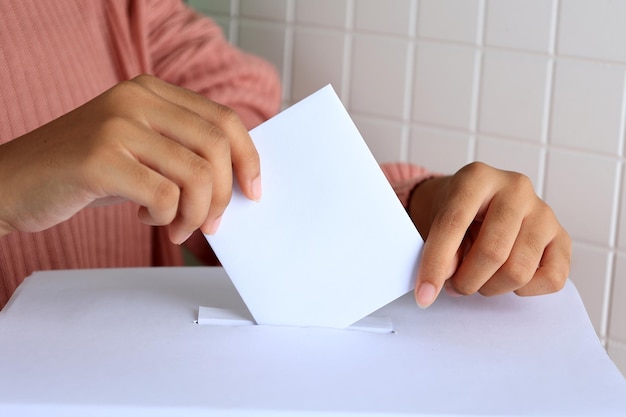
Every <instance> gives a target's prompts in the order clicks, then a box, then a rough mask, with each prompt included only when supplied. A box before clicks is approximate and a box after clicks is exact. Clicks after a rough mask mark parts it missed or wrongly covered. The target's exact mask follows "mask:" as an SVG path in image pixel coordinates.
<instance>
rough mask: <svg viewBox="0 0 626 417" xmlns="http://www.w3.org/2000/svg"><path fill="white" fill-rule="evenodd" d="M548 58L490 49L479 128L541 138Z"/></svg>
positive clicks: (482, 83) (482, 84)
mask: <svg viewBox="0 0 626 417" xmlns="http://www.w3.org/2000/svg"><path fill="white" fill-rule="evenodd" d="M548 63H549V61H548V58H547V57H543V56H537V55H529V54H523V53H508V52H497V51H489V52H487V53H486V54H485V56H484V61H483V73H482V82H481V95H480V97H481V99H480V112H479V114H480V116H479V124H478V128H479V131H480V132H483V133H489V134H493V135H495V136H504V137H512V138H519V139H526V140H529V141H533V142H540V141H541V136H542V131H543V124H544V123H545V121H546V120H545V119H546V113H547V112H546V102H547V100H546V89H547V85H548V69H549V66H548Z"/></svg>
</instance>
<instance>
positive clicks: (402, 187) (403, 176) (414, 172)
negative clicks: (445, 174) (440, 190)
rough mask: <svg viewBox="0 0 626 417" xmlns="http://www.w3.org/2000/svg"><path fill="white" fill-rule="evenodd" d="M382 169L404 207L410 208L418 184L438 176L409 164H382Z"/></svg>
mask: <svg viewBox="0 0 626 417" xmlns="http://www.w3.org/2000/svg"><path fill="white" fill-rule="evenodd" d="M381 168H382V170H383V173H384V174H385V176H386V177H387V180H388V181H389V183H390V184H391V186H392V187H393V189H394V191H395V192H396V195H397V196H398V198H399V199H400V201H401V202H402V205H403V206H404V207H408V204H409V197H410V195H411V191H412V190H413V188H414V187H415V186H416V185H417V184H419V183H420V182H421V181H423V180H425V179H427V178H430V177H433V176H435V175H437V174H433V173H432V172H430V171H429V170H427V169H426V168H424V167H421V166H417V165H414V164H409V163H387V164H382V165H381Z"/></svg>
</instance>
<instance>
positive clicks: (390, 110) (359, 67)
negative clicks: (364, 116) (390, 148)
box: [348, 35, 409, 120]
mask: <svg viewBox="0 0 626 417" xmlns="http://www.w3.org/2000/svg"><path fill="white" fill-rule="evenodd" d="M408 60H409V42H408V41H405V40H402V39H394V38H388V37H384V36H371V35H355V37H354V44H353V51H352V71H351V75H352V77H351V85H350V100H349V105H348V107H349V108H350V109H351V110H355V111H359V112H363V113H368V114H372V115H378V116H387V117H391V118H393V119H397V120H402V118H403V117H404V110H405V101H406V95H407V94H409V92H408V91H407V88H406V78H407V71H408V70H407V68H408V64H409V61H408Z"/></svg>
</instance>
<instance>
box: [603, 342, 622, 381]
mask: <svg viewBox="0 0 626 417" xmlns="http://www.w3.org/2000/svg"><path fill="white" fill-rule="evenodd" d="M607 350H608V353H609V356H610V357H611V360H612V361H613V363H614V364H615V366H617V369H619V370H620V372H621V373H622V375H623V376H624V378H626V343H620V342H613V341H612V340H609V346H608V349H607Z"/></svg>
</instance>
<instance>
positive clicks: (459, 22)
mask: <svg viewBox="0 0 626 417" xmlns="http://www.w3.org/2000/svg"><path fill="white" fill-rule="evenodd" d="M480 3H481V2H480V0H419V9H418V14H417V34H418V36H419V37H423V38H430V39H440V40H446V41H452V42H464V43H471V44H476V43H478V37H479V34H480V29H479V27H478V22H479V15H480V13H482V10H481V7H480Z"/></svg>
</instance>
